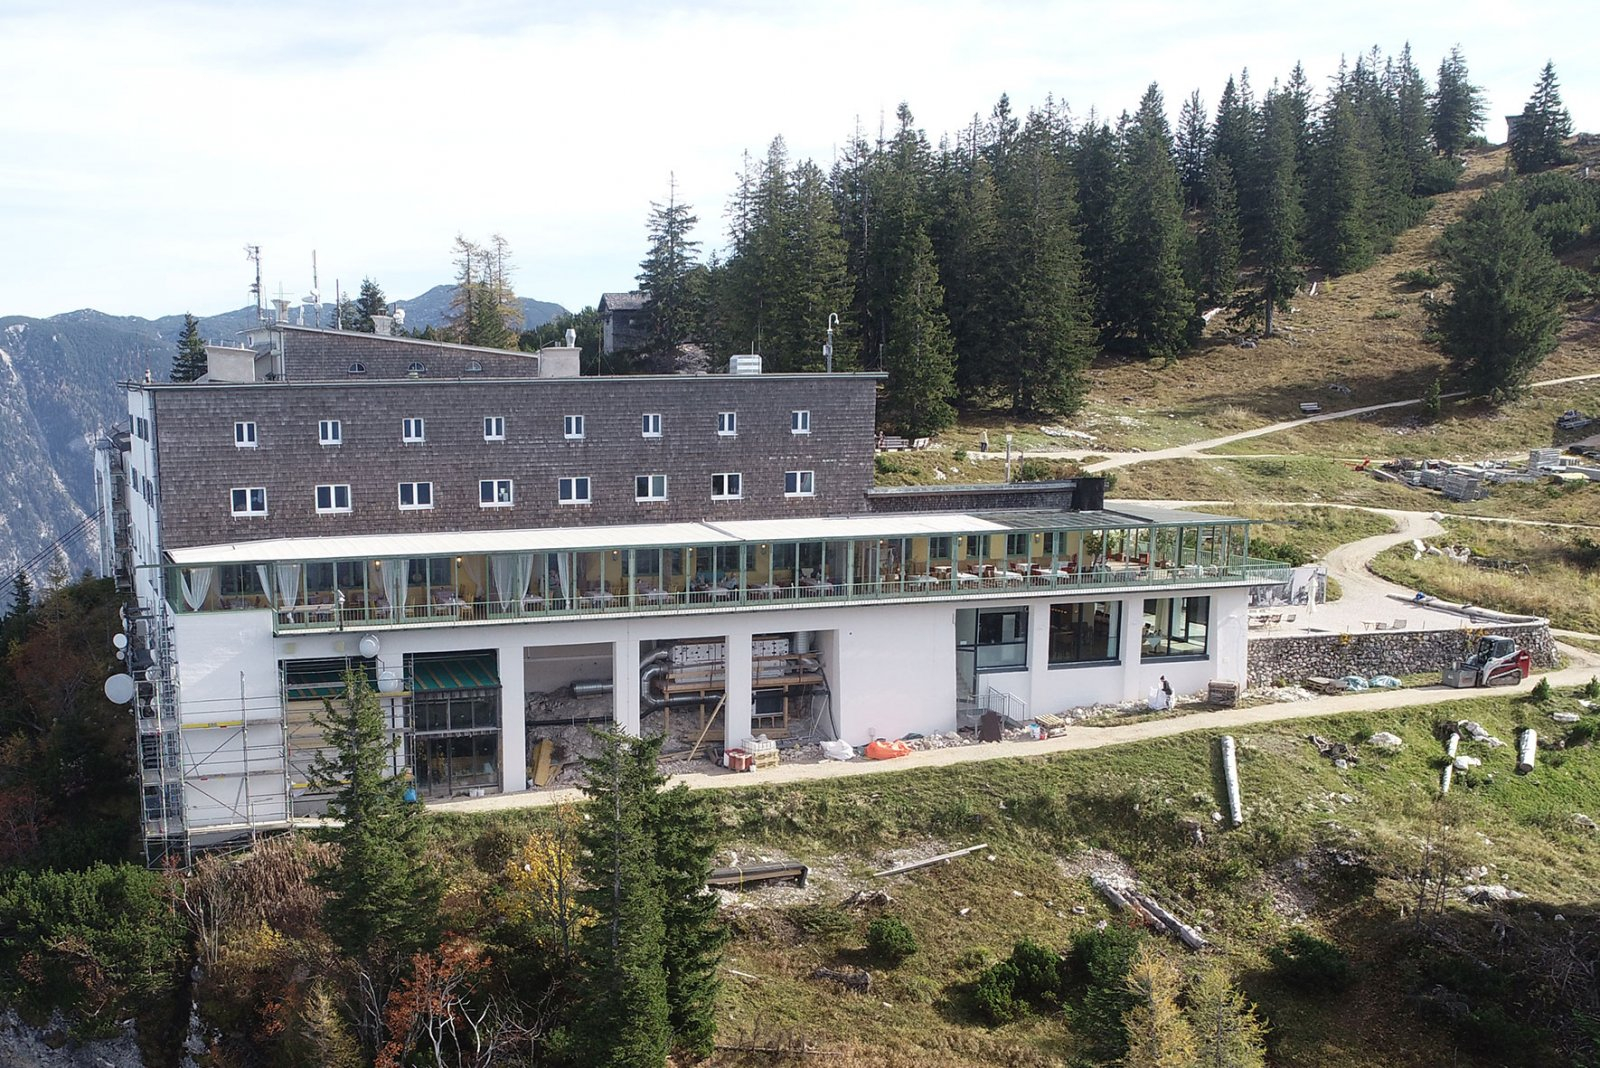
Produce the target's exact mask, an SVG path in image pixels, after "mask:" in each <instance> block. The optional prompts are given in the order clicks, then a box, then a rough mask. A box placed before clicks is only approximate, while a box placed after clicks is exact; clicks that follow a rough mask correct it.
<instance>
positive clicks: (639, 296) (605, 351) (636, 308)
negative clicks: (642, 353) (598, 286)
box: [595, 290, 650, 356]
mask: <svg viewBox="0 0 1600 1068" xmlns="http://www.w3.org/2000/svg"><path fill="white" fill-rule="evenodd" d="M649 302H650V298H649V296H648V295H647V294H645V293H642V292H640V291H639V290H634V291H633V292H631V293H602V294H600V304H599V306H598V307H597V308H596V309H595V310H596V311H598V312H599V313H600V353H601V355H604V356H610V355H611V354H612V353H616V352H637V351H638V350H640V349H642V348H644V347H645V346H646V345H648V344H649V343H650V313H649V311H648V310H647V308H646V307H645V306H646V305H647V304H648V303H649Z"/></svg>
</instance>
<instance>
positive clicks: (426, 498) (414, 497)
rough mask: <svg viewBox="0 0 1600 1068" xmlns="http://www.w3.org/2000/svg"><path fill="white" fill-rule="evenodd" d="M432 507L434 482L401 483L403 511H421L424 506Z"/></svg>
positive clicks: (401, 505)
mask: <svg viewBox="0 0 1600 1068" xmlns="http://www.w3.org/2000/svg"><path fill="white" fill-rule="evenodd" d="M432 507H433V483H432V482H402V483H400V510H401V511H402V512H411V511H421V510H422V509H424V508H432Z"/></svg>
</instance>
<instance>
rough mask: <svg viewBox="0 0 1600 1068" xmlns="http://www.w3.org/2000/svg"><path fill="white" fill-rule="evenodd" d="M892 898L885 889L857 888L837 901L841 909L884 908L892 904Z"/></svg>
mask: <svg viewBox="0 0 1600 1068" xmlns="http://www.w3.org/2000/svg"><path fill="white" fill-rule="evenodd" d="M893 903H894V898H892V897H890V896H889V892H888V891H887V890H857V891H856V892H855V893H853V894H851V895H850V896H849V897H847V898H845V899H844V900H843V901H841V902H840V903H839V907H840V908H843V909H865V908H884V907H885V906H887V905H892V904H893Z"/></svg>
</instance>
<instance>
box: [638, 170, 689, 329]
mask: <svg viewBox="0 0 1600 1068" xmlns="http://www.w3.org/2000/svg"><path fill="white" fill-rule="evenodd" d="M699 221H700V220H699V218H697V217H696V216H695V215H694V214H693V209H691V208H690V206H689V205H688V204H681V203H679V202H678V181H677V176H676V175H671V176H669V178H668V183H667V202H666V204H665V205H662V204H657V203H655V202H654V201H652V202H651V204H650V223H649V237H650V249H649V251H648V252H647V253H646V254H645V258H644V260H643V261H642V262H641V263H640V264H639V275H638V283H639V288H640V289H641V290H643V291H644V292H645V293H647V294H649V303H648V304H647V305H646V306H645V308H646V311H647V312H648V313H649V316H650V349H651V351H652V352H655V353H658V354H661V355H665V356H672V355H673V354H675V353H676V352H677V351H678V347H679V346H680V345H683V344H686V343H687V342H689V341H691V340H693V339H694V338H695V336H696V333H697V331H698V329H699V324H700V308H699V294H698V293H697V292H696V291H695V287H694V277H695V268H696V267H697V266H699V261H698V258H697V253H698V250H699V248H700V242H698V241H694V240H691V239H690V237H689V234H690V231H691V230H692V229H693V228H694V225H695V224H696V223H698V222H699Z"/></svg>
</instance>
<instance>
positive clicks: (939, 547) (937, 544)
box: [928, 534, 950, 560]
mask: <svg viewBox="0 0 1600 1068" xmlns="http://www.w3.org/2000/svg"><path fill="white" fill-rule="evenodd" d="M928 556H929V557H931V558H932V559H934V560H948V559H950V535H948V534H940V535H938V536H937V537H932V538H929V539H928Z"/></svg>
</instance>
